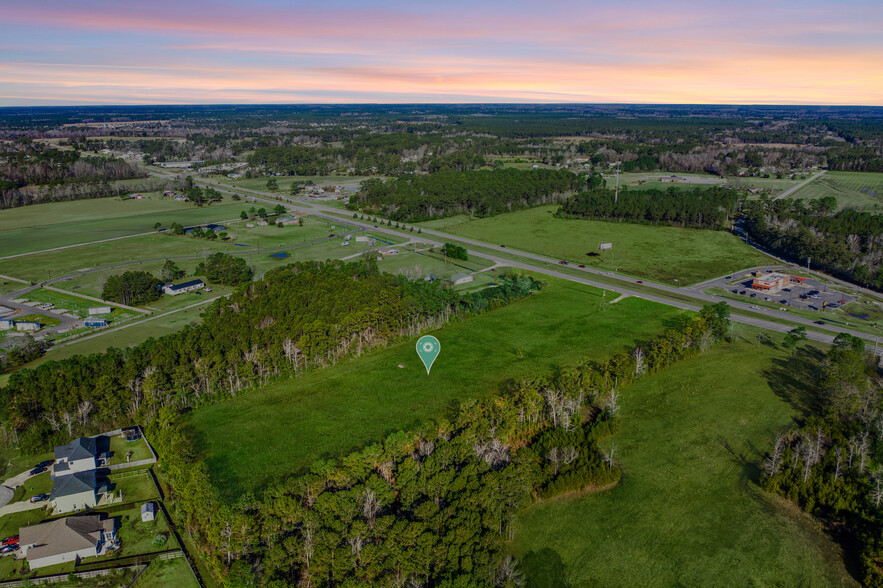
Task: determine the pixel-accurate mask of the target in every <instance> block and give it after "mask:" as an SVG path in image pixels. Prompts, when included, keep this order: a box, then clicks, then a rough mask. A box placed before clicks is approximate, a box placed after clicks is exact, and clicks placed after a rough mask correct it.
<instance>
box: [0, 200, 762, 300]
mask: <svg viewBox="0 0 883 588" xmlns="http://www.w3.org/2000/svg"><path fill="white" fill-rule="evenodd" d="M557 210H558V206H557V205H550V206H540V207H537V208H531V209H527V210H521V211H518V212H512V213H508V214H501V215H498V216H494V217H490V218H484V219H475V220H470V219H469V218H468V217H466V216H464V215H461V216H455V217H449V218H446V219H440V220H436V221H429V222H426V223H420V226H422V227H425V228H430V229H437V230H440V231H446V232H449V233H453V234H455V235H460V236H463V237H470V238H474V239H481V240H485V241H488V242H490V243H498V244H502V245H506V246H507V247H513V248H515V249H521V250H523V251H531V252H533V253H539V254H542V255H548V256H550V257H554V258H557V259H563V260H567V261H570V262H571V263H577V264H585V265H586V266H588V267H596V268H599V269H603V270H612V271H616V272H621V273H624V274H627V275H632V276H635V277H639V278H647V279H650V280H656V281H658V282H662V283H666V284H674V283H675V282H674V280H678V282H677V283H678V284H680V285H682V286H686V285H689V284H693V283H696V282H701V281H703V280H707V279H710V278H713V277H717V276H720V275H721V274H722V273H726V272H734V271H737V270H739V269H744V268H747V267H755V266H759V265H764V264H770V263H774V260H772V259H771V258H770V257H767V256H766V255H764V254H762V253H760V252H758V251H756V250H754V249H752V248H751V247H749V246H748V245H745V244H744V243H743V242H742V241H740V240H739V239H738V238H737V237H736V236H735V235H732V234H730V233H727V232H725V231H708V230H699V229H682V228H679V227H664V226H650V225H636V224H631V223H616V222H605V221H591V220H578V219H562V218H557V217H555V216H553V214H554V213H555V212H556V211H557ZM604 242H612V243H613V249H612V250H610V251H608V252H604V253H602V254H601V255H599V256H597V257H589V256H587V253H590V252H597V251H598V244H599V243H604ZM0 268H2V266H0ZM0 271H2V270H0Z"/></svg>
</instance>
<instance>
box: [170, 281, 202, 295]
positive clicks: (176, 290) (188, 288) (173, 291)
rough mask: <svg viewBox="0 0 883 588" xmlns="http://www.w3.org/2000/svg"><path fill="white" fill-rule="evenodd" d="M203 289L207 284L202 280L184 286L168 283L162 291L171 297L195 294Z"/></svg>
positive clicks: (186, 283) (185, 283)
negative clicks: (188, 293) (189, 293)
mask: <svg viewBox="0 0 883 588" xmlns="http://www.w3.org/2000/svg"><path fill="white" fill-rule="evenodd" d="M202 288H205V282H203V281H202V280H190V281H189V282H184V283H183V284H172V283H168V284H166V285H164V286H163V288H162V290H163V292H165V293H166V294H168V295H170V296H177V295H178V294H184V293H186V292H194V291H196V290H201V289H202Z"/></svg>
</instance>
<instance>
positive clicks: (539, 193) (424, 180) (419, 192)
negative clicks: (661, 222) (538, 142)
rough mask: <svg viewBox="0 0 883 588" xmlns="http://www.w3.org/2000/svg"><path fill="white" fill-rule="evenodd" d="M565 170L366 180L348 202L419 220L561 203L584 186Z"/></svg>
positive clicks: (396, 217)
mask: <svg viewBox="0 0 883 588" xmlns="http://www.w3.org/2000/svg"><path fill="white" fill-rule="evenodd" d="M585 181H586V180H585V177H584V176H581V175H577V174H574V173H572V172H569V171H565V170H546V169H531V170H518V169H497V170H477V171H465V172H452V171H444V172H439V173H437V174H432V175H425V176H404V177H401V178H398V179H393V180H387V181H385V182H384V181H382V180H366V181H365V182H363V183H362V190H361V191H360V192H358V193H357V194H356V195H355V196H353V197H352V198H351V199H350V203H351V204H350V206H351V207H352V208H356V209H359V210H363V211H368V212H372V213H376V214H381V215H383V216H386V217H388V218H391V219H393V220H395V221H406V222H419V221H425V220H430V219H433V218H442V217H446V216H452V215H455V214H473V215H477V216H492V215H495V214H501V213H504V212H511V211H513V210H519V209H522V208H528V207H531V206H538V205H540V204H549V203H552V202H557V201H559V200H561V199H562V198H565V197H567V196H569V195H570V194H571V193H572V192H575V191H577V190H579V189H580V188H583V187H585Z"/></svg>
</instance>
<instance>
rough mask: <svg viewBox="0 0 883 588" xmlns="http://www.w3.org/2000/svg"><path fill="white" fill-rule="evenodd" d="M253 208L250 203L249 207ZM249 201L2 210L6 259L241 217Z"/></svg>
mask: <svg viewBox="0 0 883 588" xmlns="http://www.w3.org/2000/svg"><path fill="white" fill-rule="evenodd" d="M249 206H250V205H249ZM249 206H246V205H245V203H244V202H242V203H236V204H234V203H233V200H232V199H231V198H230V197H229V196H225V197H224V200H223V202H219V203H217V204H212V205H211V206H203V207H198V206H195V205H193V204H190V203H186V202H177V201H175V200H173V199H171V198H162V196H161V195H159V196H157V195H151V196H150V197H148V198H145V199H143V200H121V199H119V198H95V199H92V200H77V201H74V202H52V203H48V204H35V205H32V206H22V207H20V208H13V209H8V210H0V252H2V253H0V256H7V255H17V254H19V253H28V252H31V251H40V250H43V249H52V248H55V247H64V246H68V245H76V244H79V243H89V242H91V241H98V240H101V239H112V238H115V237H123V236H126V235H136V234H138V233H147V232H149V231H152V230H153V225H154V224H155V223H162V225H163V226H164V227H169V226H171V224H172V223H175V222H177V223H181V224H183V225H194V224H202V223H208V222H215V221H222V220H229V219H235V218H239V213H240V212H242V210H243V209H248V208H249Z"/></svg>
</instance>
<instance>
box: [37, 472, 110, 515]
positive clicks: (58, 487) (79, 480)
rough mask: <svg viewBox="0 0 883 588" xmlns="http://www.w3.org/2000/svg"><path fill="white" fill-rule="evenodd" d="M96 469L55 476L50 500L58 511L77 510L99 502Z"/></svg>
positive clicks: (53, 507) (90, 506) (93, 506)
mask: <svg viewBox="0 0 883 588" xmlns="http://www.w3.org/2000/svg"><path fill="white" fill-rule="evenodd" d="M98 494H99V492H98V483H97V481H96V476H95V470H89V471H86V472H73V473H71V474H68V475H64V476H55V480H53V483H52V492H50V494H49V501H50V504H51V505H52V509H53V510H54V511H55V512H56V513H65V512H77V511H78V510H84V509H87V508H95V506H96V505H97V504H98Z"/></svg>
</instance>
